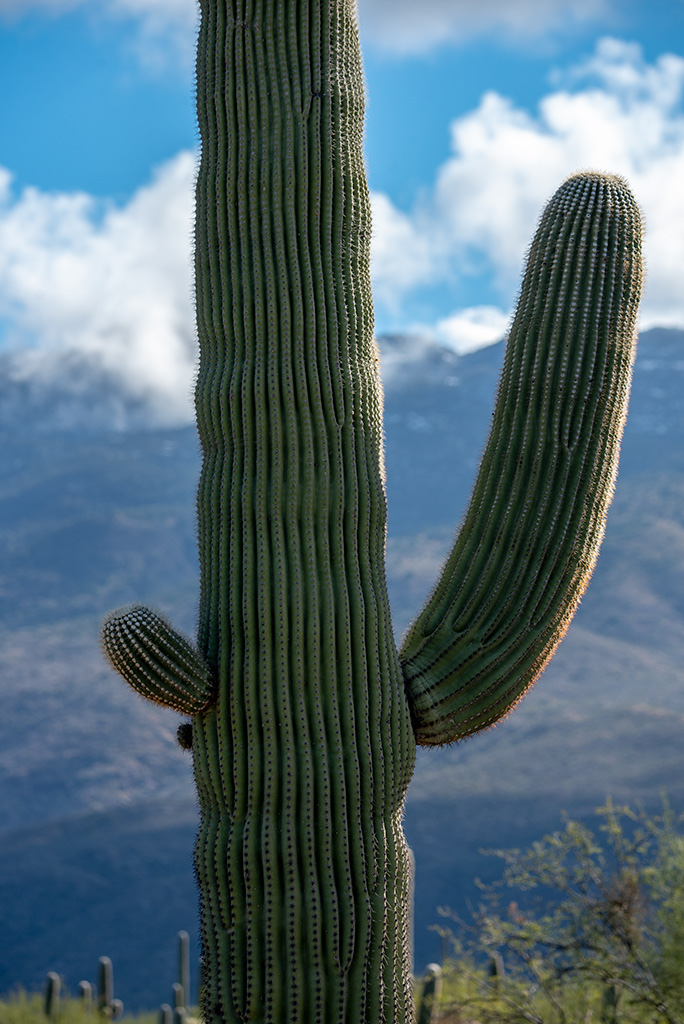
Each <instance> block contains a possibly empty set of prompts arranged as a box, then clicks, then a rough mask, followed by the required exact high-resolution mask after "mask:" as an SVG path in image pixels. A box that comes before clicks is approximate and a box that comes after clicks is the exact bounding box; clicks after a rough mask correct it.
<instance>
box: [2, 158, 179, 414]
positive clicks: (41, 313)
mask: <svg viewBox="0 0 684 1024" xmlns="http://www.w3.org/2000/svg"><path fill="white" fill-rule="evenodd" d="M194 174H195V159H194V156H193V155H192V154H190V153H181V154H180V155H179V156H177V157H176V158H175V159H174V160H172V161H171V162H169V163H167V164H166V165H165V166H163V167H162V168H161V169H160V170H159V171H158V173H157V174H156V176H155V177H154V179H153V181H152V182H151V183H150V184H148V185H146V186H145V187H143V188H141V189H140V190H139V191H138V192H137V193H136V194H135V195H134V196H133V198H132V199H131V200H130V202H129V203H128V204H127V205H126V206H124V207H123V208H116V207H110V208H108V207H104V208H103V207H102V205H101V204H98V203H96V202H95V201H94V200H93V199H92V198H91V197H89V196H87V195H83V194H70V195H60V194H46V193H42V192H39V191H38V190H36V189H33V188H29V189H26V190H25V191H24V192H22V193H21V194H20V195H19V196H18V197H15V196H13V193H12V188H11V178H10V175H9V174H8V173H7V172H6V171H2V170H0V328H4V338H5V348H6V349H7V350H9V351H10V352H13V353H21V356H19V355H15V357H14V360H13V365H14V369H13V374H14V376H15V377H21V376H22V375H23V376H24V377H26V378H32V379H35V378H40V377H44V376H50V375H55V374H58V372H59V368H60V366H63V367H64V368H65V369H66V367H68V366H70V365H72V370H71V371H70V372H73V364H74V357H75V356H78V357H79V359H80V365H84V364H86V365H90V366H92V367H94V368H95V367H96V368H97V370H98V373H100V374H102V373H104V374H105V375H106V377H107V378H108V379H109V380H110V381H112V382H113V383H114V384H117V385H119V386H120V387H121V388H123V389H125V391H126V393H127V394H129V395H130V396H131V397H132V398H133V399H134V400H136V401H138V402H142V403H144V404H145V405H146V406H147V407H148V408H149V409H150V411H151V412H152V414H153V416H154V417H155V419H156V420H158V421H159V422H165V423H180V422H187V421H188V420H189V419H190V418H191V401H190V398H191V390H192V375H193V367H194V363H195V331H194V323H193V306H192V293H191V265H190V260H191V255H190V254H191V245H190V240H191V232H192V217H193V181H194Z"/></svg>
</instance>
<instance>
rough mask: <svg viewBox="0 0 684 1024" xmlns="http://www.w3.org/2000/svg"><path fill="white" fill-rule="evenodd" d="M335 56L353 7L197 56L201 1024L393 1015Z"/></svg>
mask: <svg viewBox="0 0 684 1024" xmlns="http://www.w3.org/2000/svg"><path fill="white" fill-rule="evenodd" d="M354 31H355V27H354V22H353V5H352V4H351V3H339V2H335V3H331V4H327V3H323V4H321V3H319V2H318V0H312V2H311V3H304V2H296V3H293V2H288V3H284V4H281V3H279V4H276V3H258V4H239V3H210V4H205V10H204V19H203V23H202V28H201V33H200V39H199V51H198V52H199V57H198V73H197V84H198V110H199V121H200V128H201V134H202V162H201V167H200V171H199V178H198V185H197V214H198V218H197V231H196V279H197V309H198V326H199V334H200V349H201V364H200V369H199V378H198V383H197V391H196V404H197V418H198V425H199V432H200V439H201V444H202V452H203V456H204V462H203V469H202V476H201V482H200V487H199V497H198V515H199V543H200V553H201V564H202V579H201V604H200V608H201V611H200V625H199V646H200V650H201V653H202V655H203V656H204V658H205V659H206V661H207V663H208V664H209V665H210V666H211V667H212V668H213V669H215V671H216V674H217V677H218V679H219V680H220V685H219V691H218V700H217V702H216V705H215V707H213V708H212V710H211V712H210V713H206V714H205V715H203V716H202V718H201V720H200V722H199V724H198V725H197V728H196V729H195V733H194V737H193V749H194V759H195V772H196V777H197V781H198V788H199V792H200V803H201V815H202V817H201V826H200V831H199V836H198V840H197V846H196V854H195V856H196V867H197V873H198V876H199V878H200V879H201V882H202V930H203V947H204V956H205V959H206V961H207V963H206V968H207V975H206V978H207V980H206V985H207V990H206V993H205V1001H204V1012H205V1018H206V1019H207V1020H217V1021H218V1020H231V1021H232V1020H249V1021H252V1020H254V1021H257V1020H267V1021H279V1022H283V1024H285V1022H286V1021H292V1022H293V1024H295V1022H297V1024H301V1022H303V1021H311V1022H313V1021H319V1020H320V1021H346V1020H348V1021H355V1022H360V1021H365V1020H368V1021H381V1020H399V1019H405V1018H406V1017H408V1010H407V1007H408V1006H409V1003H410V1000H411V992H410V978H409V970H408V963H407V958H406V950H405V945H406V936H407V928H408V922H407V906H406V904H407V900H406V898H405V897H406V891H405V890H406V888H407V885H408V883H407V881H406V879H407V871H406V870H405V862H406V858H407V850H406V845H405V841H404V838H403V835H402V831H401V825H400V819H401V814H402V804H403V800H404V794H405V791H406V787H407V785H408V782H409V779H410V776H411V772H412V769H413V762H414V739H413V735H412V730H411V725H410V717H409V713H408V706H407V703H406V699H405V696H404V693H403V682H402V675H401V669H400V665H399V660H398V656H397V653H396V649H395V645H394V642H393V636H392V629H391V622H390V614H389V605H388V599H387V592H386V585H385V579H384V557H383V555H384V544H385V498H384V491H383V481H382V475H381V459H380V455H381V440H382V427H381V398H380V391H379V384H378V379H377V359H376V352H375V347H374V342H373V337H372V313H371V302H370V286H369V274H368V234H369V231H370V223H369V210H368V195H367V189H366V184H365V179H364V174H363V164H362V155H361V139H362V131H363V123H362V119H363V82H362V75H361V67H360V62H359V51H358V46H357V45H355V40H354ZM379 964H381V965H382V967H381V968H380V969H378V965H379Z"/></svg>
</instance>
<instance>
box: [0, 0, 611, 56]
mask: <svg viewBox="0 0 684 1024" xmlns="http://www.w3.org/2000/svg"><path fill="white" fill-rule="evenodd" d="M613 3H614V0H516V2H515V3H511V0H478V2H477V3H473V2H472V0H423V2H422V3H420V4H416V2H415V0H358V8H359V22H360V28H361V33H362V36H363V37H364V39H366V40H367V41H368V42H370V43H371V44H373V45H376V46H378V47H380V48H382V49H385V50H389V51H393V52H395V53H400V54H408V53H426V52H427V51H429V50H431V49H433V48H434V47H435V46H440V45H445V44H453V43H459V42H461V41H463V40H464V39H468V38H470V37H472V36H477V35H482V34H491V33H496V34H500V35H501V34H505V35H506V36H507V37H509V38H510V37H513V38H518V39H531V40H538V39H539V38H540V37H543V36H545V35H547V34H548V33H551V32H554V31H557V30H559V29H560V30H567V29H568V28H569V27H572V26H573V25H576V24H582V23H585V22H596V21H597V20H598V19H601V18H604V17H606V16H607V15H609V14H610V11H611V8H612V6H613ZM79 6H84V7H87V8H88V9H89V11H91V12H92V10H93V7H92V3H91V2H90V0H0V16H2V15H5V16H13V17H18V16H20V15H21V14H25V13H28V12H29V11H31V10H43V11H47V12H50V13H53V14H61V13H63V12H65V11H69V10H73V9H74V8H76V7H79ZM197 8H198V5H197V2H196V0H98V11H97V13H102V12H104V13H107V14H114V15H117V16H119V15H123V16H127V17H128V16H130V17H134V18H138V19H140V21H141V24H142V26H143V32H144V35H145V37H146V40H147V42H148V43H149V41H150V40H157V41H159V40H161V39H162V38H164V37H166V38H167V39H168V37H171V38H172V39H173V40H174V42H175V43H176V44H177V45H180V48H181V50H182V51H184V52H185V54H186V55H187V53H188V51H191V50H192V47H193V45H194V40H193V36H194V27H195V25H196V22H197ZM143 52H144V50H142V49H141V53H143Z"/></svg>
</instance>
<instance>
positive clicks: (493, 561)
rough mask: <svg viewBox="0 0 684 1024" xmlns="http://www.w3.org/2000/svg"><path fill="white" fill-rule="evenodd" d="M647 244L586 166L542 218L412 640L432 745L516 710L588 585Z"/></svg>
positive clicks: (613, 191) (619, 190)
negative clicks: (491, 404)
mask: <svg viewBox="0 0 684 1024" xmlns="http://www.w3.org/2000/svg"><path fill="white" fill-rule="evenodd" d="M640 249H641V224H640V217H639V211H638V208H637V206H636V204H635V202H634V200H633V198H632V196H631V194H630V192H629V189H628V188H627V186H626V185H625V183H624V181H622V179H620V178H616V177H612V176H605V175H599V174H593V173H587V174H579V175H574V176H573V177H571V178H569V179H568V180H567V181H566V182H564V184H563V185H562V186H561V187H560V189H559V190H558V192H557V193H556V194H555V196H554V197H553V198H552V200H551V201H550V203H549V205H548V206H547V208H546V210H545V212H544V214H543V216H542V219H541V222H540V225H539V228H538V230H537V233H536V235H535V238H534V240H533V243H532V247H531V249H530V253H529V257H528V266H527V270H526V273H525V276H524V280H523V284H522V289H521V295H520V299H519V304H518V309H517V312H516V316H515V320H514V322H513V325H512V328H511V332H510V337H509V341H508V348H507V352H506V358H505V363H504V369H503V374H502V379H501V383H500V387H499V394H498V400H497V406H496V409H495V412H494V417H493V423H492V429H491V433H490V437H489V441H488V444H487V447H486V450H485V453H484V455H483V458H482V464H481V467H480V471H479V475H478V478H477V481H476V484H475V488H474V491H473V495H472V499H471V502H470V506H469V508H468V511H467V513H466V516H465V519H464V521H463V525H462V528H461V530H460V533H459V535H458V537H457V539H456V542H455V545H454V548H453V550H452V552H451V555H450V556H449V559H448V561H447V563H446V565H445V567H444V569H443V572H442V576H441V578H440V580H439V582H438V584H437V586H436V589H435V591H434V593H433V594H432V597H431V598H430V600H429V602H428V604H427V605H426V607H425V608H424V609H423V611H422V613H421V614H420V616H419V618H418V619H417V621H416V622H415V624H414V625H413V627H412V628H411V630H410V631H409V633H408V635H407V637H406V640H405V642H404V645H403V648H402V651H401V660H402V667H403V671H404V679H405V684H406V688H407V694H408V698H409V702H410V706H411V713H412V718H413V722H414V728H415V731H416V738H417V740H418V742H419V743H422V744H423V745H435V744H441V743H448V742H451V741H452V740H455V739H460V738H462V737H464V736H467V735H470V734H471V733H474V732H477V731H479V730H480V729H482V728H485V727H487V726H489V725H492V724H493V723H494V722H496V721H497V720H498V719H500V718H501V717H502V716H503V715H505V714H506V713H507V712H508V711H509V710H510V709H511V708H512V707H513V705H514V704H515V703H516V702H517V701H518V700H519V699H520V698H521V697H522V696H523V694H524V693H525V691H526V690H527V688H528V687H529V686H530V684H531V683H533V682H534V680H535V679H536V678H537V676H538V675H539V673H540V672H541V671H542V669H543V668H544V666H545V665H546V663H547V662H548V661H549V659H550V658H551V656H552V655H553V652H554V650H555V649H556V647H557V645H558V643H559V642H560V640H561V639H562V637H563V635H564V633H565V631H566V630H567V627H568V625H569V622H570V619H571V618H572V615H573V614H574V611H575V609H576V607H577V605H578V603H579V600H580V598H581V596H582V593H583V591H584V589H585V587H586V585H587V583H588V581H589V577H590V575H591V573H592V570H593V567H594V563H595V561H596V557H597V555H598V549H599V546H600V543H601V540H602V537H603V531H604V523H605V516H606V512H607V509H608V505H609V504H610V500H611V497H612V491H613V485H614V481H615V476H616V473H617V464H618V456H619V448H620V440H621V436H622V430H623V426H624V420H625V416H626V409H627V400H628V396H629V387H630V380H631V368H632V363H633V356H634V336H635V325H636V314H637V307H638V302H639V298H640V292H641V255H640Z"/></svg>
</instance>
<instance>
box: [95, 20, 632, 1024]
mask: <svg viewBox="0 0 684 1024" xmlns="http://www.w3.org/2000/svg"><path fill="white" fill-rule="evenodd" d="M201 7H202V22H201V27H200V35H199V43H198V62H197V97H198V117H199V125H200V132H201V137H202V159H201V165H200V170H199V176H198V183H197V223H196V257H195V266H196V297H197V321H198V332H199V340H200V367H199V375H198V381H197V390H196V408H197V422H198V429H199V434H200V439H201V445H202V452H203V466H202V474H201V479H200V484H199V491H198V502H197V505H198V529H199V547H200V562H201V592H200V615H199V630H198V643H197V648H195V647H194V646H193V645H192V644H190V643H189V642H188V641H186V640H184V639H183V638H181V637H179V636H178V634H176V633H175V631H174V630H173V628H172V627H171V626H169V624H168V623H166V621H165V620H163V619H161V618H160V617H158V616H155V615H154V614H153V613H148V612H146V611H143V610H142V609H140V608H139V607H137V606H136V607H134V608H133V609H124V610H123V611H122V612H121V613H117V614H115V615H114V616H111V617H110V618H109V619H108V620H107V623H105V626H104V629H103V643H104V647H105V650H106V652H107V653H108V656H109V657H110V659H111V661H112V663H113V664H114V665H115V667H117V668H118V669H119V670H120V671H121V672H122V674H123V675H124V677H125V678H126V679H127V680H128V682H129V683H130V684H131V685H132V686H134V687H135V689H137V690H138V691H139V692H140V693H142V694H143V695H144V696H147V697H149V698H150V699H153V700H156V701H158V702H159V703H162V704H166V705H168V706H170V707H174V708H176V709H177V710H179V711H181V712H182V713H184V714H186V715H192V716H193V722H192V732H191V737H190V733H189V731H188V729H187V727H183V730H182V739H183V742H184V745H186V746H187V745H189V743H190V742H191V743H192V750H193V759H194V770H195V778H196V782H197V787H198V793H199V799H200V812H201V820H200V828H199V833H198V837H197V843H196V848H195V865H196V871H197V876H198V880H199V884H200V895H201V916H202V943H203V957H204V984H203V993H202V1009H203V1015H204V1019H205V1021H206V1022H207V1024H210V1022H216V1024H218V1022H231V1024H233V1022H235V1024H237V1022H244V1021H252V1022H264V1024H266V1022H269V1024H276V1022H277V1024H286V1022H290V1024H295V1022H296V1024H314V1022H322V1024H341V1022H349V1024H352V1022H353V1024H360V1022H368V1024H380V1022H387V1024H389V1022H395V1024H400V1022H401V1024H403V1022H408V1021H410V1020H411V1019H412V1018H413V1012H414V1011H413V991H412V978H411V964H410V953H409V942H410V913H409V902H410V900H409V896H410V887H411V872H410V863H409V853H408V850H407V847H406V843H405V840H404V836H403V832H402V828H401V817H402V809H403V802H404V795H405V792H406V788H407V786H408V782H409V780H410V777H411V774H412V770H413V765H414V757H415V739H416V737H417V738H418V741H419V742H423V743H427V744H432V743H442V742H447V741H450V740H453V739H457V738H459V737H460V736H465V735H468V734H469V733H471V732H473V731H476V730H478V729H481V728H483V727H485V726H487V725H490V724H492V723H493V722H494V721H496V720H497V719H498V718H500V717H501V716H502V715H504V714H505V713H506V712H507V710H509V708H510V707H511V706H512V704H514V703H515V701H516V700H518V699H519V697H520V696H521V694H522V693H523V692H524V690H525V689H526V687H527V686H529V684H530V682H531V681H532V680H533V678H534V677H535V675H536V674H537V673H538V671H540V669H541V667H542V664H543V662H544V661H545V659H548V657H550V654H551V652H552V650H553V647H554V645H555V643H557V642H558V639H559V636H560V635H561V634H562V631H563V629H564V628H565V626H566V624H567V621H568V618H569V616H570V614H571V612H572V609H573V607H574V605H575V604H576V602H577V600H578V599H579V594H580V593H581V590H582V587H583V586H584V584H585V581H586V578H587V574H588V572H589V571H590V569H591V566H592V565H593V562H594V559H595V556H596V548H597V545H598V543H599V540H600V535H601V531H602V524H603V517H604V514H605V509H606V506H607V503H608V500H609V497H610V493H611V490H612V486H613V480H614V475H615V470H616V461H617V449H618V446H619V440H620V431H621V426H622V422H623V419H624V410H625V403H626V400H627V392H628V387H629V377H630V367H631V361H632V349H633V335H634V324H635V316H636V307H637V303H638V297H639V287H640V285H639V281H640V257H639V246H640V227H639V222H638V213H637V211H636V207H635V205H634V202H633V200H632V199H631V196H630V195H629V192H628V190H627V189H626V187H625V186H624V183H622V182H621V181H620V180H619V179H615V178H610V177H603V176H599V175H591V174H590V175H585V176H581V177H578V178H575V179H571V180H570V182H568V183H566V184H565V185H564V186H563V187H562V188H561V190H560V192H559V193H558V195H557V197H556V199H555V200H553V201H552V204H551V207H550V211H551V212H550V213H547V214H546V215H545V217H544V218H543V219H542V222H541V225H540V228H539V232H538V234H537V237H536V240H535V242H534V244H533V247H532V250H531V254H530V268H529V269H528V272H527V274H526V276H525V280H524V283H523V289H522V294H521V300H520V308H519V313H518V317H517V319H516V322H515V325H514V327H513V330H512V332H511V339H510V344H509V354H508V356H507V360H506V367H505V370H504V378H503V382H502V385H501V388H500V393H499V401H498V405H497V411H496V413H495V418H494V427H493V430H492V437H491V439H490V443H489V446H488V448H487V451H486V454H485V457H484V460H483V465H482V470H481V472H480V476H479V478H478V482H477V485H476V488H475V492H474V495H473V501H472V504H471V509H470V512H469V514H468V517H467V519H466V523H465V526H464V532H463V533H462V534H461V536H460V538H459V539H457V542H456V546H455V551H454V554H453V555H452V556H451V558H450V560H449V562H448V563H447V566H446V568H445V572H444V575H443V577H442V580H441V582H440V583H439V584H438V586H437V589H436V590H435V593H434V595H433V596H432V598H431V600H430V602H429V603H428V605H427V606H426V608H425V609H424V611H423V613H422V614H421V616H420V617H419V619H418V620H417V623H416V625H415V626H414V627H413V629H412V631H411V632H410V633H409V635H408V637H407V640H406V643H405V644H404V647H403V649H402V652H401V658H400V656H399V653H398V652H397V650H396V647H395V645H394V641H393V637H392V628H391V620H390V612H389V604H388V599H387V592H386V585H385V569H384V544H385V519H386V510H385V498H384V489H383V469H382V424H381V405H382V399H381V391H380V385H379V381H378V372H377V369H378V368H377V357H376V350H375V346H374V342H373V337H372V328H373V321H372V307H371V299H370V287H369V272H368V265H369V260H368V253H369V238H370V217H369V207H368V194H367V188H366V183H365V178H364V170H363V161H362V131H363V104H364V99H363V81H362V72H361V64H360V54H359V48H358V39H357V32H356V24H355V12H354V3H353V2H352V0H330V2H328V3H324V4H321V3H318V2H314V0H284V2H281V3H277V4H276V3H274V2H273V0H202V3H201Z"/></svg>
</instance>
